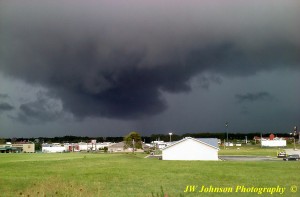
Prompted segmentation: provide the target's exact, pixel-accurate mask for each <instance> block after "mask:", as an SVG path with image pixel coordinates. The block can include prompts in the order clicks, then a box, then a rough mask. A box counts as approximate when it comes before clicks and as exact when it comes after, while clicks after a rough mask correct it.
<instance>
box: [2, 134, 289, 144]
mask: <svg viewBox="0 0 300 197" xmlns="http://www.w3.org/2000/svg"><path fill="white" fill-rule="evenodd" d="M261 135H262V136H263V137H268V136H269V135H270V134H261V133H228V139H229V140H234V139H236V140H243V139H245V137H246V136H247V139H248V140H252V139H253V138H254V136H261ZM274 135H275V136H278V137H290V135H289V134H288V133H275V134H274ZM184 137H194V138H218V139H221V140H224V139H226V138H227V134H226V133H208V132H207V133H185V134H182V135H178V134H173V135H172V136H171V140H172V141H178V140H181V139H183V138H184ZM91 140H97V142H121V141H123V140H124V136H123V137H121V136H119V137H89V136H71V135H66V136H61V137H38V138H23V137H22V138H0V142H1V143H2V144H3V143H5V142H12V143H14V142H35V143H78V142H90V141H91ZM141 141H142V142H145V143H151V142H152V141H166V142H168V141H170V136H169V134H152V135H150V136H141Z"/></svg>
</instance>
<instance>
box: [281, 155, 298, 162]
mask: <svg viewBox="0 0 300 197" xmlns="http://www.w3.org/2000/svg"><path fill="white" fill-rule="evenodd" d="M299 159H300V157H299V155H298V154H294V155H289V156H287V157H285V158H283V160H284V161H291V160H295V161H298V160H299Z"/></svg>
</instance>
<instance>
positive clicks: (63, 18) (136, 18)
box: [0, 1, 300, 119]
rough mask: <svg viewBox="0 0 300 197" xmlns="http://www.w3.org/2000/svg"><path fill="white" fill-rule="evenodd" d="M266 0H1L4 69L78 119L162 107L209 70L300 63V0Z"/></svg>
mask: <svg viewBox="0 0 300 197" xmlns="http://www.w3.org/2000/svg"><path fill="white" fill-rule="evenodd" d="M260 2H261V1H251V2H246V1H228V2H226V4H224V3H222V2H221V1H201V2H200V1H190V2H188V3H186V2H181V1H164V3H163V2H160V3H159V2H156V1H155V2H144V1H130V2H129V3H125V2H112V1H92V2H90V1H89V2H82V1H72V3H70V2H69V1H62V2H52V1H42V2H41V1H26V2H20V1H1V3H0V4H1V5H0V42H1V46H0V70H1V71H2V72H5V73H7V74H9V75H11V76H14V77H16V78H20V79H22V80H24V81H26V82H27V83H30V84H39V85H42V86H44V87H46V88H48V89H49V91H51V93H53V94H55V95H56V96H57V97H59V98H60V99H61V100H62V102H63V107H64V109H65V110H68V111H70V112H72V113H73V114H74V115H75V116H78V117H86V116H103V117H110V118H120V119H133V118H141V117H144V116H148V115H154V114H158V113H160V112H162V111H164V110H165V109H166V108H167V103H166V101H165V99H164V97H163V92H171V93H178V92H188V91H190V84H189V83H190V80H191V79H192V78H193V77H195V76H197V75H199V74H201V73H202V72H212V73H216V74H218V75H227V76H247V75H252V74H255V73H257V72H260V71H266V70H274V69H279V68H288V69H298V68H299V63H300V53H299V52H300V39H299V35H300V25H299V22H298V19H299V16H300V15H299V8H300V7H299V2H298V1H289V2H282V1H265V2H263V3H262V4H263V6H261V5H260ZM221 7H222V9H221ZM249 10H251V12H250V11H249ZM237 16H238V17H237ZM205 86H207V85H206V84H205ZM260 97H264V95H250V94H249V95H237V99H239V100H240V101H242V100H251V98H252V100H255V99H256V98H260ZM39 106H41V105H39ZM20 109H21V110H22V112H23V113H24V114H33V113H37V112H39V111H41V110H40V108H38V107H37V106H34V105H32V104H31V105H24V106H21V108H20ZM33 109H36V110H33ZM41 117H44V116H43V115H41ZM45 118H46V119H47V118H50V119H51V117H45Z"/></svg>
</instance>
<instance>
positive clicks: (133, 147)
mask: <svg viewBox="0 0 300 197" xmlns="http://www.w3.org/2000/svg"><path fill="white" fill-rule="evenodd" d="M132 153H134V139H132Z"/></svg>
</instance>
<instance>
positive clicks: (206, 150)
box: [162, 137, 219, 161]
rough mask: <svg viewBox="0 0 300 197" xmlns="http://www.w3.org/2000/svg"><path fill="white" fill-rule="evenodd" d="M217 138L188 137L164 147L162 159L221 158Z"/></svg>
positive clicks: (215, 159)
mask: <svg viewBox="0 0 300 197" xmlns="http://www.w3.org/2000/svg"><path fill="white" fill-rule="evenodd" d="M218 151H219V148H218V139H217V138H197V139H196V138H192V137H186V138H184V139H182V140H180V141H177V142H174V143H173V144H171V145H169V146H167V147H165V148H163V149H162V160H214V161H217V160H219V157H218Z"/></svg>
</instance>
